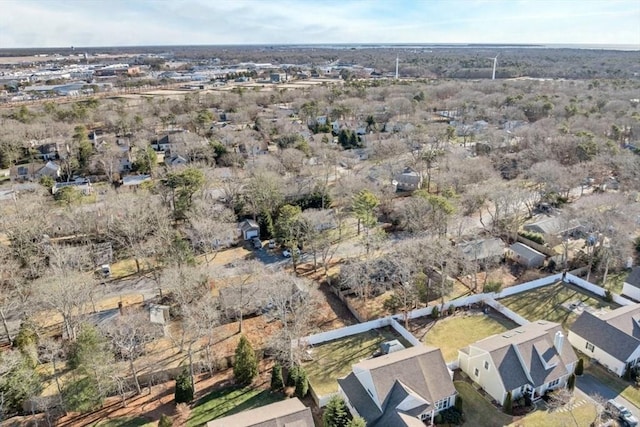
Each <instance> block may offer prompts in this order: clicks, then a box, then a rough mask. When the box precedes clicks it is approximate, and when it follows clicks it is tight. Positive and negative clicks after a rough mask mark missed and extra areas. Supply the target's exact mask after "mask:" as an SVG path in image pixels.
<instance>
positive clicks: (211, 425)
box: [207, 397, 314, 427]
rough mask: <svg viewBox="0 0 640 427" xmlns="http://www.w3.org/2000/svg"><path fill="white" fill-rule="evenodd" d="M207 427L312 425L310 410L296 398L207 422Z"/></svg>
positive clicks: (312, 426) (299, 426)
mask: <svg viewBox="0 0 640 427" xmlns="http://www.w3.org/2000/svg"><path fill="white" fill-rule="evenodd" d="M207 427H314V424H313V416H312V415H311V409H309V408H308V407H306V406H304V405H303V404H302V402H301V401H300V399H298V398H297V397H296V398H293V399H285V400H281V401H280V402H275V403H271V404H270V405H265V406H261V407H258V408H254V409H250V410H248V411H243V412H239V413H237V414H234V415H229V416H226V417H222V418H218V419H216V420H213V421H209V422H208V423H207Z"/></svg>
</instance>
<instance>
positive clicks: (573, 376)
mask: <svg viewBox="0 0 640 427" xmlns="http://www.w3.org/2000/svg"><path fill="white" fill-rule="evenodd" d="M574 388H576V374H571V375H569V379H568V380H567V389H568V390H569V391H573V389H574Z"/></svg>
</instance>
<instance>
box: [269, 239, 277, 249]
mask: <svg viewBox="0 0 640 427" xmlns="http://www.w3.org/2000/svg"><path fill="white" fill-rule="evenodd" d="M275 247H276V241H275V240H273V239H271V240H269V249H274V248H275Z"/></svg>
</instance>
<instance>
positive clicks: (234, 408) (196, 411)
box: [187, 387, 284, 427]
mask: <svg viewBox="0 0 640 427" xmlns="http://www.w3.org/2000/svg"><path fill="white" fill-rule="evenodd" d="M282 399H284V395H283V394H281V393H272V392H271V391H269V390H260V389H255V388H251V387H247V388H238V387H227V388H224V389H221V390H216V391H214V392H212V393H210V394H208V395H206V396H205V397H203V398H202V399H200V400H199V401H197V402H196V404H195V406H194V407H193V409H192V410H191V415H190V416H189V419H188V420H187V426H191V427H195V426H201V425H204V424H206V423H207V422H208V421H211V420H213V419H215V418H220V417H223V416H226V415H231V414H235V413H238V412H242V411H246V410H248V409H253V408H259V407H261V406H264V405H268V404H270V403H274V402H277V401H280V400H282Z"/></svg>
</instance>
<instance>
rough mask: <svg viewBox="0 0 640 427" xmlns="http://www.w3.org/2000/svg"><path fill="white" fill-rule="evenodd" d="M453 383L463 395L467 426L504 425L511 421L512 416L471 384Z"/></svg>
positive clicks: (495, 426)
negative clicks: (498, 407)
mask: <svg viewBox="0 0 640 427" xmlns="http://www.w3.org/2000/svg"><path fill="white" fill-rule="evenodd" d="M453 385H454V386H455V387H456V390H457V391H458V394H459V395H460V397H462V410H463V412H464V419H465V420H466V421H465V423H464V425H465V426H473V427H502V426H504V425H507V424H509V423H510V422H511V420H512V418H511V417H510V416H509V415H507V414H504V413H502V412H500V411H499V410H498V409H497V408H496V407H495V406H493V405H492V404H491V403H489V402H488V401H487V399H485V398H484V397H482V395H481V394H480V393H478V392H477V391H476V390H475V389H474V388H473V387H472V386H471V385H470V384H468V383H466V382H464V381H455V382H454V383H453Z"/></svg>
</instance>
